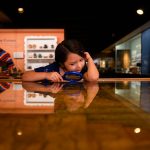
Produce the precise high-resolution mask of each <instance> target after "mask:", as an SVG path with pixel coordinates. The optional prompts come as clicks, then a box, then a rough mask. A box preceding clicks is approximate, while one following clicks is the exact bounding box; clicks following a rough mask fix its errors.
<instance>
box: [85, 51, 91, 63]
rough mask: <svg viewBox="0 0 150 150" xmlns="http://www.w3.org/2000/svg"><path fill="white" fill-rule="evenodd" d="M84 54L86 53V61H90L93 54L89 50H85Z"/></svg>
mask: <svg viewBox="0 0 150 150" xmlns="http://www.w3.org/2000/svg"><path fill="white" fill-rule="evenodd" d="M84 55H85V60H86V61H88V60H89V59H90V58H91V56H90V54H89V53H88V52H84Z"/></svg>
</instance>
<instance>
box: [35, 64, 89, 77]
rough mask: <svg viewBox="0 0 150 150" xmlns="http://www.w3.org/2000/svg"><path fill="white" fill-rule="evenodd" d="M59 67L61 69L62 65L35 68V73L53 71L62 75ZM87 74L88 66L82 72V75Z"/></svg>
mask: <svg viewBox="0 0 150 150" xmlns="http://www.w3.org/2000/svg"><path fill="white" fill-rule="evenodd" d="M59 67H60V65H59V64H58V63H57V62H53V63H52V64H49V65H47V66H44V67H39V68H35V69H34V71H35V72H52V71H54V72H58V73H59V74H60V72H59ZM85 72H87V66H86V65H85V66H84V67H83V69H82V70H81V72H80V73H82V75H83V74H84V73H85Z"/></svg>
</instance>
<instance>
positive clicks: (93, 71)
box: [84, 52, 99, 81]
mask: <svg viewBox="0 0 150 150" xmlns="http://www.w3.org/2000/svg"><path fill="white" fill-rule="evenodd" d="M84 54H85V59H86V61H87V68H88V70H87V72H86V73H85V74H84V79H85V80H87V81H97V80H98V79H99V71H98V70H97V67H96V66H95V64H94V61H93V59H92V57H91V56H90V54H89V53H88V52H84Z"/></svg>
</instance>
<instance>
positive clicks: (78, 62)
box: [64, 53, 85, 72]
mask: <svg viewBox="0 0 150 150" xmlns="http://www.w3.org/2000/svg"><path fill="white" fill-rule="evenodd" d="M84 65H85V59H84V58H83V57H81V56H80V55H78V54H75V53H69V55H68V58H67V60H66V61H65V63H64V66H65V69H66V70H67V71H77V72H80V71H81V70H82V68H83V67H84Z"/></svg>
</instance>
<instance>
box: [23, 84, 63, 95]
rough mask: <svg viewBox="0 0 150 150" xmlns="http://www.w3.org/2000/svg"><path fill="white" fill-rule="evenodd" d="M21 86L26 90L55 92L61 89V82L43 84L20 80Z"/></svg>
mask: <svg viewBox="0 0 150 150" xmlns="http://www.w3.org/2000/svg"><path fill="white" fill-rule="evenodd" d="M22 86H23V88H24V89H25V90H27V91H33V92H36V91H38V92H51V93H57V92H59V91H60V90H61V89H62V87H63V84H60V83H51V84H50V85H46V86H45V85H42V84H40V83H36V82H22Z"/></svg>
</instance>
